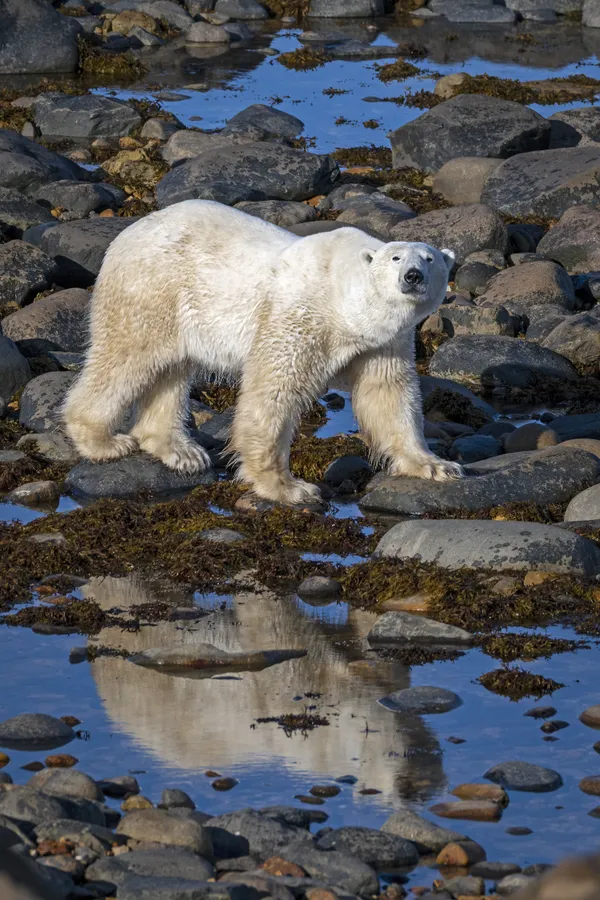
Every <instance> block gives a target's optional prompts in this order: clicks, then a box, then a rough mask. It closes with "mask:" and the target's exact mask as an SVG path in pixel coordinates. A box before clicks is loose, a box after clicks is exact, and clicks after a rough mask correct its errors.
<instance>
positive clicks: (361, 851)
mask: <svg viewBox="0 0 600 900" xmlns="http://www.w3.org/2000/svg"><path fill="white" fill-rule="evenodd" d="M317 847H318V848H319V849H320V850H341V851H342V852H343V853H348V854H350V855H351V856H354V857H356V858H357V859H360V860H362V862H364V863H366V864H367V865H369V866H372V867H373V868H374V869H378V870H382V869H383V870H387V869H396V868H399V867H401V866H415V865H416V864H417V863H418V861H419V852H418V850H417V848H416V847H415V845H414V844H413V843H411V841H407V840H405V839H404V838H401V837H398V836H397V835H393V834H387V833H386V832H384V831H377V829H375V828H358V827H351V826H350V827H345V828H336V829H334V830H331V831H329V832H328V833H327V834H325V835H324V836H323V837H322V838H320V839H319V840H318V841H317Z"/></svg>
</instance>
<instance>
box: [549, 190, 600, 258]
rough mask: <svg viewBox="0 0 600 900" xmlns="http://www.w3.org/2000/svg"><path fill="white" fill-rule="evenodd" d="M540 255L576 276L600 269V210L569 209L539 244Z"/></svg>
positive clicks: (585, 208) (585, 207) (579, 207)
mask: <svg viewBox="0 0 600 900" xmlns="http://www.w3.org/2000/svg"><path fill="white" fill-rule="evenodd" d="M538 253H540V254H541V255H542V256H545V257H547V258H548V259H553V260H555V261H556V262H559V263H560V264H561V265H562V266H564V267H565V269H567V270H568V271H569V272H572V273H578V272H593V271H595V270H598V269H600V210H597V209H592V208H591V207H588V206H575V207H573V208H572V209H567V211H566V212H565V213H564V214H563V216H562V217H561V219H560V221H559V222H558V223H557V224H556V225H555V226H554V227H553V228H551V229H550V231H548V233H547V234H546V235H544V237H543V238H542V239H541V241H540V242H539V244H538Z"/></svg>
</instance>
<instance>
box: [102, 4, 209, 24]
mask: <svg viewBox="0 0 600 900" xmlns="http://www.w3.org/2000/svg"><path fill="white" fill-rule="evenodd" d="M105 8H106V10H107V11H110V12H123V10H127V9H137V10H139V11H140V12H145V13H147V14H148V15H149V16H152V18H154V19H164V20H165V22H167V23H168V24H169V25H171V26H172V27H173V28H178V29H179V30H180V31H187V30H188V28H190V26H191V25H192V22H193V19H192V17H191V16H190V15H189V13H187V12H186V11H185V9H184V8H183V6H181V5H180V4H179V3H174V2H171V0H110V2H109V3H107V4H106V7H105Z"/></svg>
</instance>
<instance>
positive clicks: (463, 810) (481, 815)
mask: <svg viewBox="0 0 600 900" xmlns="http://www.w3.org/2000/svg"><path fill="white" fill-rule="evenodd" d="M429 812H432V813H433V814H434V815H436V816H441V817H442V818H444V819H472V820H473V821H475V822H499V821H500V819H501V818H502V807H501V806H499V804H498V803H494V802H493V800H452V801H449V802H446V803H436V804H435V806H430V807H429Z"/></svg>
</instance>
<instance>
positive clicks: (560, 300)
mask: <svg viewBox="0 0 600 900" xmlns="http://www.w3.org/2000/svg"><path fill="white" fill-rule="evenodd" d="M484 300H485V301H488V302H490V303H493V304H495V305H499V306H504V307H506V309H508V311H509V312H511V313H517V314H522V313H526V312H527V309H528V307H529V306H534V305H535V306H546V305H548V306H559V307H562V308H563V309H564V310H569V311H571V310H573V309H575V307H576V303H577V301H576V298H575V290H574V288H573V282H572V281H571V279H570V278H569V276H568V275H567V273H566V272H565V270H564V269H563V268H562V266H559V265H557V264H556V263H553V262H531V263H525V264H524V265H520V266H513V267H512V268H510V269H504V270H503V271H502V272H498V273H497V275H494V277H493V278H491V280H490V281H489V282H488V284H487V285H486V288H485V291H484V292H483V296H482V297H481V299H480V302H482V301H484Z"/></svg>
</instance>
